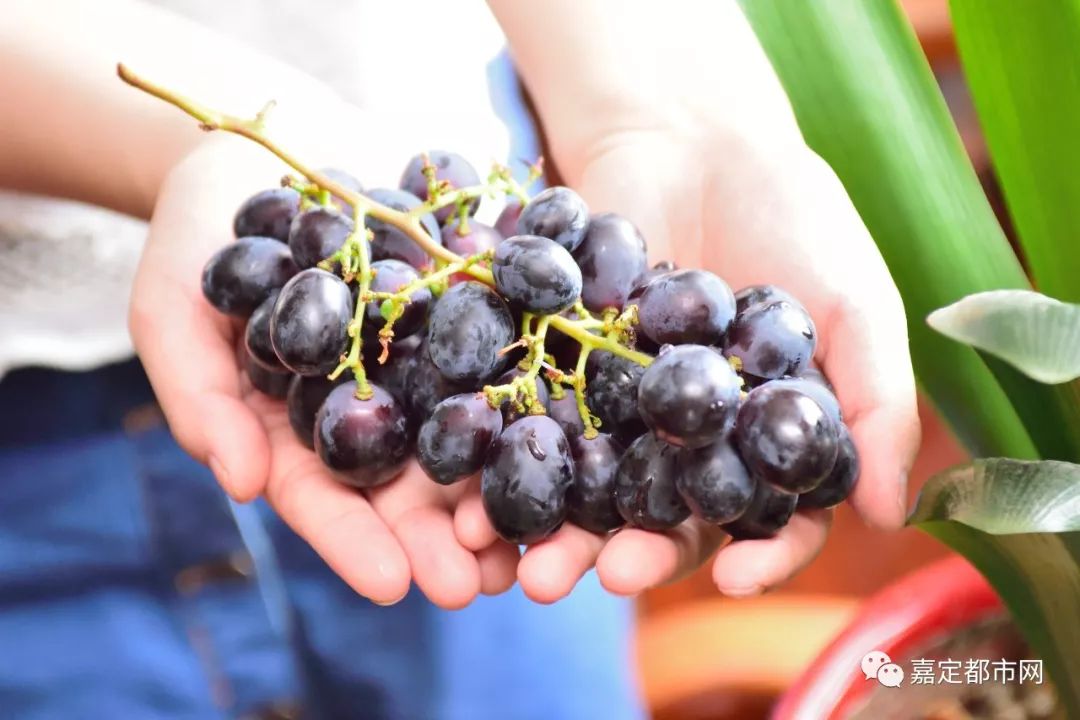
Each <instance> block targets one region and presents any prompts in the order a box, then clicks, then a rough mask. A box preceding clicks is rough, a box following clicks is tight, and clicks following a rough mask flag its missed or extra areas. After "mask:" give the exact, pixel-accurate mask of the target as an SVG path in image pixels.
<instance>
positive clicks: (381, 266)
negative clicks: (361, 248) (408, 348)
mask: <svg viewBox="0 0 1080 720" xmlns="http://www.w3.org/2000/svg"><path fill="white" fill-rule="evenodd" d="M371 269H372V270H374V271H375V278H374V279H373V280H372V281H371V290H372V291H373V292H390V293H392V292H397V291H398V290H400V289H401V288H403V287H405V286H406V285H408V284H409V283H411V282H414V281H416V280H419V279H420V273H419V272H417V271H416V268H414V267H413V266H412V265H408V264H406V263H403V262H401V261H400V260H379V261H378V262H375V263H372V264H371ZM409 297H410V301H409V303H408V304H407V305H405V307H404V312H403V313H402V315H401V317H399V318H398V319H397V320H396V321H395V322H394V337H395V338H399V337H406V336H408V335H412V334H413V333H415V332H417V331H418V330H420V328H422V327H424V322H425V321H426V320H427V314H428V309H429V308H430V307H431V290H429V289H428V288H421V289H419V290H417V291H416V292H414V293H413V294H412V295H410V296H409ZM379 308H380V303H379V302H377V301H376V302H371V303H368V306H367V308H366V309H365V311H364V312H365V313H366V322H367V323H368V325H366V326H365V327H370V328H371V329H372V330H378V329H380V328H382V327H383V326H384V325H386V320H385V318H383V316H382V312H381V310H380V309H379Z"/></svg>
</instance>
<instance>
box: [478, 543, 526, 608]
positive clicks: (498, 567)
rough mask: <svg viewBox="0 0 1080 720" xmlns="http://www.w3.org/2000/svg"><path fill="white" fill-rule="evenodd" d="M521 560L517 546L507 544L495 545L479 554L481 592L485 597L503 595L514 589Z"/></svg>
mask: <svg viewBox="0 0 1080 720" xmlns="http://www.w3.org/2000/svg"><path fill="white" fill-rule="evenodd" d="M520 559H521V553H520V552H519V551H518V548H517V546H516V545H511V544H509V543H505V542H497V543H493V544H491V545H489V546H487V547H486V548H484V549H483V550H480V551H479V552H477V553H476V562H477V563H479V565H480V592H482V593H483V594H484V595H501V594H502V593H504V592H506V591H507V590H509V589H510V588H512V587H513V586H514V581H515V580H517V569H518V561H519V560H520Z"/></svg>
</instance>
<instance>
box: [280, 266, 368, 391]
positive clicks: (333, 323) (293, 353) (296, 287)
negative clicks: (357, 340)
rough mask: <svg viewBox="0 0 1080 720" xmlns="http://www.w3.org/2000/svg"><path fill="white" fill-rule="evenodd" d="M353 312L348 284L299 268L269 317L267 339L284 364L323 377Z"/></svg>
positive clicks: (344, 341) (345, 338)
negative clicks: (268, 335)
mask: <svg viewBox="0 0 1080 720" xmlns="http://www.w3.org/2000/svg"><path fill="white" fill-rule="evenodd" d="M352 315H353V300H352V293H351V292H350V291H349V286H348V285H346V284H345V282H344V281H343V280H342V279H341V278H339V277H338V276H336V275H331V274H330V273H328V272H326V271H325V270H319V269H318V268H310V269H308V270H303V271H301V272H300V273H299V274H297V275H296V276H295V277H293V279H292V280H290V281H289V282H288V283H286V285H285V287H283V288H282V289H281V294H280V295H278V300H277V304H276V305H274V312H273V314H272V315H271V317H270V340H271V342H273V345H274V352H276V353H277V356H278V358H279V359H280V360H281V362H282V364H283V365H285V367H287V368H289V369H290V370H292V371H293V372H295V373H297V374H298V375H325V374H327V373H329V372H330V371H332V370H333V369H334V368H336V367H337V366H338V364H339V363H340V362H341V356H342V354H343V353H344V352H345V350H346V346H347V345H348V342H349V335H348V327H349V322H350V321H351V320H352Z"/></svg>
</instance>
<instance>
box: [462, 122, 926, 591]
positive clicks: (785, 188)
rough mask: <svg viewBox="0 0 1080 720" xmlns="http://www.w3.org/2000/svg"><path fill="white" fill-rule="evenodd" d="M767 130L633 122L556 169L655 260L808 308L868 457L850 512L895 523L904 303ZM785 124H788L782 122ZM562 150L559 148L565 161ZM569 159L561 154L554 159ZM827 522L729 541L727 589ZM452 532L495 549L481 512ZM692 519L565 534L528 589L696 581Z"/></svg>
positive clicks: (810, 551) (831, 182)
mask: <svg viewBox="0 0 1080 720" xmlns="http://www.w3.org/2000/svg"><path fill="white" fill-rule="evenodd" d="M776 110H777V108H775V107H774V108H768V109H767V112H768V113H769V114H768V122H763V123H762V124H761V125H760V126H756V127H755V126H754V125H753V124H752V123H750V124H742V123H743V122H744V121H745V120H746V119H747V118H749V117H751V115H749V114H748V115H745V116H744V118H743V120H740V121H739V122H737V123H731V122H730V121H727V120H718V119H716V118H714V117H709V118H703V119H701V120H695V121H694V122H690V123H680V124H668V123H665V122H657V123H653V122H641V123H638V121H637V119H636V118H635V119H633V121H630V122H623V121H622V119H621V118H619V117H618V115H617V113H615V114H613V115H612V116H609V117H612V118H613V119H612V122H611V127H612V128H618V130H605V131H601V132H598V133H596V135H595V136H594V137H593V138H592V139H591V141H590V142H589V143H588V144H587V145H585V146H582V147H578V148H575V152H572V153H566V154H565V155H563V156H562V158H563V161H562V162H559V164H558V166H559V168H560V170H561V171H562V173H563V175H564V180H565V181H566V184H568V185H570V186H572V187H574V188H575V189H577V190H578V191H579V192H580V193H581V194H582V196H583V197H584V198H585V199H586V201H587V202H588V203H589V206H590V209H591V210H592V211H594V212H598V211H614V212H619V213H620V214H623V215H624V216H626V217H628V218H630V219H631V220H633V221H634V222H635V223H636V224H637V225H638V227H639V228H640V230H641V231H642V233H643V235H644V236H645V238H646V240H647V242H648V243H649V247H650V252H651V254H652V258H651V259H652V260H653V261H656V260H661V259H671V260H674V261H675V262H676V263H677V264H678V265H679V266H680V267H703V268H707V269H710V270H712V271H714V272H716V273H717V274H718V275H720V276H721V277H722V278H724V279H725V280H726V281H728V282H729V283H730V284H731V286H732V288H733V289H736V290H737V289H739V288H741V287H744V286H746V285H751V284H759V283H773V284H777V285H780V286H781V287H783V288H785V289H787V290H789V291H791V292H792V293H793V294H794V295H795V296H796V297H798V298H799V299H800V301H802V302H803V303H804V304H805V306H806V307H807V309H808V310H809V312H810V314H811V315H812V317H813V318H814V321H815V323H816V326H817V330H818V346H817V352H816V356H815V359H816V361H817V362H818V363H819V364H820V366H821V367H822V368H823V370H824V372H825V373H826V375H827V376H828V377H829V379H830V380H831V382H832V383H833V384H834V385H835V386H836V390H837V394H838V397H839V399H840V402H841V406H842V409H843V412H844V416H845V421H846V422H847V424H848V425H849V426H850V428H851V430H852V433H853V436H854V439H855V442H856V445H857V447H858V449H859V453H860V457H861V461H862V474H861V479H860V481H859V483H858V485H857V488H856V490H855V492H854V495H853V497H852V498H851V502H852V504H853V505H854V507H855V509H856V511H857V512H858V513H859V514H860V515H861V516H862V517H863V518H864V519H865V520H866V521H867V522H869V523H870V524H872V525H876V526H879V527H883V528H895V527H898V526H899V525H900V524H901V523H902V521H903V518H904V512H905V501H906V492H905V491H906V475H907V471H908V470H909V469H910V466H911V463H912V461H913V457H914V453H915V450H916V447H917V443H918V439H919V427H918V419H917V415H916V407H915V389H914V380H913V376H912V370H911V364H910V359H909V355H908V348H907V331H906V324H905V318H904V312H903V306H902V303H901V301H900V298H899V295H898V293H897V291H896V289H895V286H894V285H893V283H892V280H891V278H890V276H889V273H888V270H887V268H886V267H885V264H884V262H883V261H882V259H881V257H880V255H879V254H878V252H877V249H876V247H875V245H874V243H873V240H872V239H871V238H870V236H869V234H868V233H867V231H866V229H865V227H864V226H863V224H862V221H861V220H860V218H859V216H858V214H857V212H856V211H855V209H854V207H853V206H852V204H851V201H850V200H849V199H848V197H847V195H846V193H845V191H844V189H843V187H842V185H841V184H840V182H839V180H838V179H837V178H836V176H835V174H834V173H833V172H832V170H831V169H830V168H829V167H828V166H827V165H826V164H825V163H824V162H823V161H822V160H821V159H820V158H819V157H817V156H816V155H815V154H814V153H813V152H811V151H810V150H809V149H808V148H807V147H806V146H805V144H804V143H803V141H802V139H801V137H800V136H799V134H798V131H797V129H796V127H795V124H794V119H793V118H792V117H791V114H790V111H789V110H787V111H786V113H785V110H784V108H783V107H782V106H781V107H780V108H779V110H780V113H779V114H778V113H777V112H776ZM785 114H786V117H787V118H788V120H789V124H788V125H787V127H785V126H784V125H783V123H782V122H778V120H779V121H782V120H783V119H784V117H785ZM557 149H558V145H557V144H556V150H557ZM559 159H560V156H558V155H557V156H556V160H557V161H559ZM830 520H831V511H813V512H800V513H797V514H796V515H795V517H794V518H793V519H792V520H791V522H790V523H789V524H788V525H787V526H786V527H785V528H784V529H783V530H782V531H781V532H780V533H779V535H777V536H776V537H775V538H772V539H769V540H754V541H746V542H739V543H733V544H730V545H728V546H726V547H724V548H723V549H721V550H720V552H719V553H718V554H717V556H716V558H715V560H714V562H713V578H714V580H715V582H716V584H717V586H718V587H719V588H720V590H721V591H723V592H725V593H726V594H729V595H733V596H745V595H752V594H756V593H758V592H761V591H763V590H764V589H766V588H769V587H771V586H774V585H776V584H778V583H780V582H782V581H784V580H786V579H787V578H789V577H790V576H791V575H793V574H794V573H796V572H797V571H798V570H800V569H801V568H802V567H804V566H805V565H806V564H807V563H809V562H810V561H811V560H812V559H813V557H814V556H815V555H816V554H817V552H818V551H819V550H820V549H821V547H822V545H823V543H824V541H825V537H826V534H827V530H828V527H829V523H830ZM456 525H457V528H458V536H459V538H460V539H461V540H462V542H463V543H464V544H465V545H466V546H467V547H469V548H472V549H473V550H478V549H480V548H484V547H489V543H497V541H496V538H495V535H494V532H493V530H492V529H491V526H490V523H488V522H487V521H486V518H485V517H484V516H483V513H482V510H481V509H480V508H479V503H477V502H473V501H466V502H465V503H463V504H462V507H461V509H460V510H459V512H458V515H457V518H456ZM724 538H725V535H724V533H723V532H722V531H721V530H720V529H719V528H717V527H714V526H710V525H708V524H706V523H704V522H701V521H698V520H693V519H692V520H690V521H688V522H686V523H684V524H683V525H681V526H680V527H679V528H677V529H676V530H674V531H672V532H669V533H666V534H659V533H653V532H645V531H642V530H636V529H626V530H622V531H620V532H618V533H616V534H614V535H612V536H610V537H607V538H602V537H599V536H596V535H592V534H590V533H587V532H585V531H583V530H581V529H579V528H576V527H573V526H569V525H567V526H564V527H563V528H562V529H560V530H559V531H558V532H557V533H556V534H555V535H554V536H552V537H551V538H550V539H548V540H547V541H545V542H542V543H540V544H538V545H535V546H533V547H530V548H529V549H528V550H527V551H526V552H525V554H524V555H523V556H522V559H521V562H520V564H519V568H518V577H519V580H520V582H521V584H522V587H523V588H524V590H525V592H526V593H527V594H529V595H530V596H531V597H533V598H534V599H537V600H540V601H545V602H550V601H554V600H556V599H558V598H560V597H562V596H564V595H565V594H567V593H568V592H569V591H570V590H571V589H572V588H573V587H574V585H575V584H576V582H577V581H578V579H579V578H580V577H581V576H582V575H583V574H584V573H585V572H586V571H587V570H588V569H589V568H590V567H592V566H593V565H594V564H595V566H596V569H597V572H598V574H599V578H600V580H601V582H602V583H603V584H604V586H605V587H607V588H608V589H609V590H611V591H613V592H616V593H620V594H627V595H632V594H636V593H638V592H641V591H643V590H645V589H647V588H649V587H653V586H655V585H658V584H661V583H663V582H666V581H669V580H671V579H674V578H677V577H679V576H680V575H682V574H684V573H686V572H688V571H689V570H692V569H693V568H695V567H697V566H698V565H700V564H701V563H703V562H705V560H706V559H707V558H709V557H710V556H711V555H712V554H713V552H714V551H715V550H716V548H717V547H719V546H720V545H721V543H722V542H723V541H724Z"/></svg>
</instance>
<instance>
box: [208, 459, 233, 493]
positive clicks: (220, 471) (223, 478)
mask: <svg viewBox="0 0 1080 720" xmlns="http://www.w3.org/2000/svg"><path fill="white" fill-rule="evenodd" d="M206 464H207V465H209V466H210V472H212V473H214V477H216V478H217V481H218V484H219V485H221V487H223V488H225V491H226V492H228V491H229V471H228V470H226V469H225V466H224V465H222V464H221V461H220V460H218V459H217V456H216V455H211V456H210V457H209V458H207V460H206Z"/></svg>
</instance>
